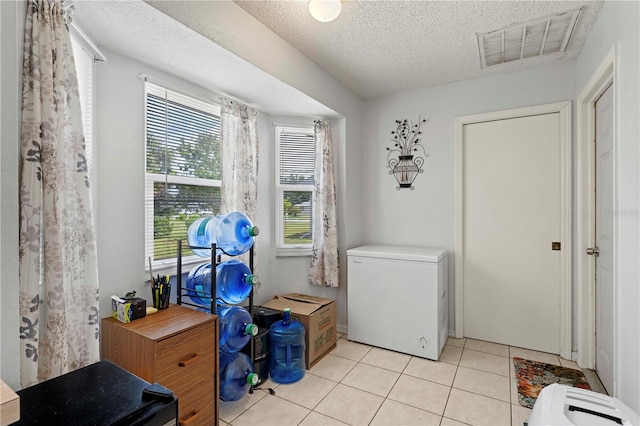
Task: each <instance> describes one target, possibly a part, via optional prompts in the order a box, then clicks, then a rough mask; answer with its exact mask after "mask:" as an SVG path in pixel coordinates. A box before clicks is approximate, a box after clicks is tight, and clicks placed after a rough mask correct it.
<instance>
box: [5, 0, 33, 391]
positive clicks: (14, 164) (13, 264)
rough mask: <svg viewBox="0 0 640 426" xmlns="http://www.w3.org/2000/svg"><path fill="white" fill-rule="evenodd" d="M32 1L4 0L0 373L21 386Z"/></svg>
mask: <svg viewBox="0 0 640 426" xmlns="http://www.w3.org/2000/svg"><path fill="white" fill-rule="evenodd" d="M26 11H27V2H13V1H3V2H0V50H1V51H2V61H1V62H0V76H1V78H2V82H1V85H0V93H2V96H0V99H1V104H0V111H2V114H1V122H0V128H1V135H0V138H1V140H2V143H1V144H0V166H1V169H2V172H1V174H0V193H1V194H2V195H1V198H0V227H1V228H0V229H1V231H0V235H1V238H0V322H1V325H0V327H1V328H0V341H1V342H2V348H1V349H0V376H1V377H2V380H4V382H5V383H7V384H8V385H9V386H10V387H11V388H13V389H14V390H18V389H20V360H19V353H20V352H19V350H20V345H19V343H20V341H19V338H18V330H19V326H20V321H19V314H18V202H17V200H18V158H19V154H18V153H19V139H20V116H21V112H20V111H21V105H22V96H21V95H22V93H21V91H20V87H22V84H21V81H22V46H23V44H24V23H25V17H26Z"/></svg>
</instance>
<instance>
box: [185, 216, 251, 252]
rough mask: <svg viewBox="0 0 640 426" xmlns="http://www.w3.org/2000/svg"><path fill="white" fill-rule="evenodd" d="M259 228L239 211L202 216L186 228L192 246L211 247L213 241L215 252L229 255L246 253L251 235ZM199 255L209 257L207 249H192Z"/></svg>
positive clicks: (249, 246)
mask: <svg viewBox="0 0 640 426" xmlns="http://www.w3.org/2000/svg"><path fill="white" fill-rule="evenodd" d="M259 232H260V230H259V229H258V227H257V226H253V224H252V223H251V220H249V218H248V217H247V216H245V215H244V214H242V213H240V212H231V213H229V214H225V215H219V216H209V217H203V218H200V219H198V220H196V221H195V222H193V223H192V224H191V225H190V226H189V229H188V230H187V241H188V242H189V245H190V246H192V247H211V244H213V243H215V244H216V247H217V250H216V251H217V254H222V253H223V252H224V253H226V254H228V255H230V256H237V255H239V254H242V253H246V252H247V251H248V250H249V249H250V248H251V246H252V245H253V237H255V236H256V235H258V233H259ZM192 251H193V253H194V254H196V255H198V256H200V257H211V250H209V249H192Z"/></svg>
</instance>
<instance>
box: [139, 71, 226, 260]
mask: <svg viewBox="0 0 640 426" xmlns="http://www.w3.org/2000/svg"><path fill="white" fill-rule="evenodd" d="M146 172H147V173H146V176H147V185H146V197H145V199H146V202H145V210H146V217H147V226H146V235H147V254H148V256H149V257H151V258H152V259H153V261H154V263H155V264H156V265H158V264H159V263H169V264H171V263H173V262H174V261H175V259H176V256H177V240H182V241H183V256H189V255H190V254H191V252H190V251H189V250H188V248H187V243H186V238H187V229H188V227H189V225H190V224H191V223H192V222H193V221H195V220H196V219H198V218H200V217H202V216H209V215H215V214H218V213H219V211H220V109H219V106H218V105H215V104H209V103H206V102H203V101H200V100H198V99H195V98H192V97H189V96H186V95H183V94H180V93H177V92H173V91H170V90H168V89H164V88H162V87H160V86H156V85H154V84H151V83H146Z"/></svg>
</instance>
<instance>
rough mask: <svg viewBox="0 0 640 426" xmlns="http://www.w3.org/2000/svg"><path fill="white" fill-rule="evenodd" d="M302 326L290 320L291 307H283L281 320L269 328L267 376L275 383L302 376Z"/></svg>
mask: <svg viewBox="0 0 640 426" xmlns="http://www.w3.org/2000/svg"><path fill="white" fill-rule="evenodd" d="M304 333H305V331H304V326H303V325H302V324H300V321H292V320H291V309H289V308H285V310H284V315H283V317H282V320H280V321H277V322H275V323H273V324H272V325H271V327H270V328H269V334H270V339H271V342H270V347H271V359H270V360H269V376H270V377H271V380H273V381H274V382H276V383H293V382H297V381H298V380H300V379H302V377H303V376H304V367H305V365H304V350H305V344H304Z"/></svg>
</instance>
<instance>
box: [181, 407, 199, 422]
mask: <svg viewBox="0 0 640 426" xmlns="http://www.w3.org/2000/svg"><path fill="white" fill-rule="evenodd" d="M196 418H198V412H197V411H195V410H193V411H192V412H190V413H189V415H188V416H187V417H186V418H185V419H184V420H180V421H179V422H178V425H179V426H189V425H190V424H191V422H193V421H194V419H196Z"/></svg>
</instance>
